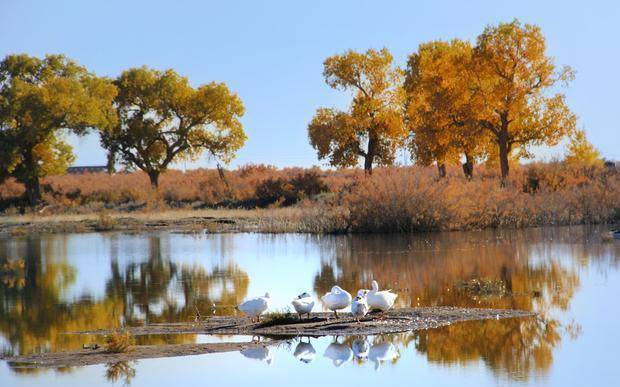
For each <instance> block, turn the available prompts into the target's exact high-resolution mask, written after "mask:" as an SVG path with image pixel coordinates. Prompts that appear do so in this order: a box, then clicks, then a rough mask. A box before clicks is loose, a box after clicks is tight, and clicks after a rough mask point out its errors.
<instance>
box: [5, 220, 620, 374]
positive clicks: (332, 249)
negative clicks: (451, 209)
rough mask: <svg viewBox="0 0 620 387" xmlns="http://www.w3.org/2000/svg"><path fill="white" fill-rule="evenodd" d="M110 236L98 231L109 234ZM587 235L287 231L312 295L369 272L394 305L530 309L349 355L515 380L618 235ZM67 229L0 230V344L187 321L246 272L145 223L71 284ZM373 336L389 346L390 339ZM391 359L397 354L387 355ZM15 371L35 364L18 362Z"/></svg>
mask: <svg viewBox="0 0 620 387" xmlns="http://www.w3.org/2000/svg"><path fill="white" fill-rule="evenodd" d="M113 235H114V234H112V236H109V237H108V236H105V237H104V238H114V236H113ZM595 235H596V233H595V232H592V231H589V230H588V229H587V228H573V229H571V228H556V229H532V230H525V231H514V230H511V231H505V232H500V231H487V232H476V233H440V234H423V235H417V236H402V235H400V236H393V235H392V236H390V235H372V236H368V235H365V236H355V235H353V236H333V237H332V236H323V237H320V238H318V237H297V236H295V237H290V238H293V239H295V238H298V239H295V240H296V241H297V240H299V241H300V243H302V244H303V245H304V248H307V249H308V251H313V252H314V251H318V252H319V256H318V257H317V258H320V262H321V264H320V267H319V269H318V272H317V273H316V275H315V276H314V290H315V293H316V294H315V295H316V296H319V295H322V294H324V293H325V292H327V291H328V290H329V289H330V288H331V286H332V285H333V284H335V283H338V284H340V285H341V286H342V287H344V288H345V289H347V290H349V291H350V292H354V291H356V290H357V289H359V288H368V287H369V285H370V281H371V280H372V279H377V280H378V281H379V284H380V286H381V287H382V288H392V289H394V290H395V291H396V292H398V294H399V297H398V299H397V306H398V307H405V306H416V305H421V306H426V305H455V306H476V307H492V308H517V309H523V310H529V311H535V312H538V313H539V316H538V317H537V318H531V319H514V320H499V321H483V322H468V323H459V324H455V325H453V326H449V327H444V328H439V329H433V330H427V331H420V332H415V333H413V334H402V335H391V336H389V337H381V338H372V341H369V342H368V343H367V344H368V345H366V344H365V343H364V341H363V340H362V341H359V340H360V338H348V339H346V340H345V341H341V342H339V343H338V344H339V345H340V344H343V345H346V346H348V347H349V348H350V350H351V351H352V353H353V359H354V361H355V362H358V363H364V362H368V360H369V358H370V348H371V346H372V345H374V344H381V342H376V343H375V341H374V340H383V341H382V342H383V343H385V342H389V343H391V344H392V345H394V348H395V349H396V352H397V353H398V351H400V352H401V353H402V349H403V348H407V347H412V348H415V349H416V350H417V351H419V352H420V353H422V354H424V355H425V356H426V357H427V359H428V360H429V361H431V362H437V363H455V362H469V361H472V362H477V361H482V362H484V363H485V364H487V365H488V367H489V368H491V369H492V370H494V371H495V372H498V373H502V374H507V375H509V376H510V377H514V378H519V379H526V378H528V377H529V375H531V374H532V372H543V373H544V372H547V371H548V370H549V369H550V367H551V365H552V363H553V352H554V348H555V347H556V346H557V345H558V344H559V342H560V340H561V339H562V334H563V333H567V336H573V335H578V334H579V332H580V328H579V321H574V322H571V323H570V324H568V325H567V326H565V327H563V326H562V325H561V324H560V320H559V319H558V312H559V311H564V310H569V309H570V304H571V300H572V299H573V296H574V294H575V292H576V290H577V289H578V287H579V286H580V281H579V273H580V268H582V267H590V266H594V267H597V266H598V267H600V269H601V270H607V269H608V268H610V267H617V265H618V261H619V260H620V244H617V243H616V244H602V243H598V242H592V241H591V240H592V238H593V237H594V236H595ZM236 237H238V236H235V235H228V236H221V238H222V240H221V242H222V244H223V245H225V246H224V247H223V249H225V250H226V252H227V254H228V253H233V254H231V255H232V256H233V258H241V257H234V255H235V253H237V251H236V250H235V247H234V243H233V242H234V241H236V240H237V239H235V238H236ZM68 238H69V237H67V236H58V235H56V236H50V237H44V236H41V237H39V236H29V237H27V238H21V239H0V336H1V337H2V339H3V340H2V343H3V344H2V345H3V348H2V350H3V352H5V353H10V354H18V353H24V354H25V353H33V352H44V351H61V350H70V349H76V348H80V347H81V344H83V343H88V342H89V341H91V340H97V339H98V338H97V337H84V336H76V335H62V334H61V333H62V332H66V331H78V330H87V329H92V328H100V327H103V326H105V327H110V328H116V327H120V326H122V325H124V324H127V325H136V324H143V323H145V322H151V323H154V322H168V321H170V322H174V321H189V320H191V319H192V317H193V315H194V311H195V309H194V308H195V307H197V308H198V309H199V310H200V311H201V312H202V313H205V312H208V311H211V310H212V309H211V306H212V304H216V305H217V308H216V309H215V313H216V314H218V315H229V314H232V313H233V308H234V305H236V304H237V303H239V302H240V301H241V300H242V299H244V298H245V297H246V295H247V292H248V286H249V282H250V279H249V276H248V274H247V273H246V272H244V271H243V270H241V269H240V268H239V266H237V265H236V263H235V262H234V261H232V260H230V259H227V260H223V261H222V262H218V264H215V265H212V266H211V267H207V266H203V265H200V264H195V263H194V264H184V263H179V259H178V257H172V256H171V253H170V249H169V248H168V247H169V246H168V245H167V243H168V239H167V238H169V237H168V236H166V234H153V235H147V236H139V237H136V240H139V241H143V240H145V239H146V241H147V243H146V245H145V247H144V248H143V249H141V250H140V254H142V253H143V252H144V253H145V254H144V257H143V258H141V259H133V258H131V259H129V260H127V259H126V258H123V257H119V256H118V255H119V254H118V251H117V250H116V249H117V248H118V247H117V245H116V244H114V243H112V244H111V246H110V249H111V250H110V252H109V254H108V255H109V259H110V260H109V262H110V263H109V272H105V273H102V274H101V275H102V276H105V278H106V281H105V290H103V291H102V292H101V294H95V295H91V294H86V295H83V296H75V295H70V294H69V292H70V290H71V289H72V288H73V287H76V283H77V276H78V274H79V273H78V272H77V264H72V263H71V262H70V261H69V259H68V258H67V250H68V246H66V245H67V243H68V242H67V241H68ZM279 238H280V237H274V238H273V239H269V241H268V242H265V241H264V239H261V240H263V242H261V243H266V244H269V247H270V248H279V243H280V242H282V239H279ZM282 238H286V237H282ZM175 258H176V259H175ZM241 263H243V262H241ZM291 264H295V263H291ZM81 267H82V266H80V268H81ZM310 273H312V272H310ZM95 275H98V274H95ZM82 276H84V274H82ZM83 279H84V278H83V277H82V280H83ZM474 279H488V280H492V281H494V283H501V285H502V287H501V288H502V289H505V292H504V291H502V292H501V293H497V294H494V293H492V292H491V293H490V294H477V293H475V292H473V293H472V292H471V291H469V290H468V289H466V288H463V287H461V286H460V284H462V283H463V281H470V280H474ZM86 281H88V278H86ZM195 339H196V337H195V335H190V334H187V335H153V336H141V337H138V340H137V342H138V344H160V343H166V344H173V343H185V342H194V341H195ZM355 340H358V341H357V342H356V341H355ZM364 340H366V339H364ZM368 340H371V339H368ZM302 347H303V348H302ZM383 347H384V348H383V349H384V350H388V351H387V352H390V353H391V348H390V346H385V345H384V346H383ZM378 348H379V347H378ZM335 349H342V350H343V352H346V355H347V359H348V358H349V356H348V355H349V352H348V351H344V348H342V347H338V348H335ZM379 349H380V348H379ZM377 353H378V352H377ZM312 355H313V354H312V350H311V347H309V346H308V345H305V346H301V347H300V349H299V351H298V354H297V357H298V358H299V359H300V360H301V361H311V357H312ZM373 356H375V355H374V354H373ZM375 357H376V358H377V359H379V358H382V357H381V356H375ZM302 359H303V360H302ZM398 359H400V357H399V356H396V357H393V358H391V360H390V361H397V360H398ZM379 363H380V364H382V363H386V361H385V360H381V361H379ZM108 368H109V375H110V377H111V378H114V377H116V378H117V380H126V381H127V382H128V381H130V380H131V377H132V373H131V372H125V373H123V372H122V371H124V370H130V369H131V366H128V367H127V366H124V365H122V366H121V365H119V366H116V367H108ZM15 370H16V371H17V372H34V371H33V370H32V369H25V368H21V369H15ZM115 375H120V376H115Z"/></svg>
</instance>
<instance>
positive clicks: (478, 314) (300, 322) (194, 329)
mask: <svg viewBox="0 0 620 387" xmlns="http://www.w3.org/2000/svg"><path fill="white" fill-rule="evenodd" d="M534 315H535V313H532V312H526V311H520V310H505V309H477V308H456V307H422V308H407V309H398V310H392V311H390V312H388V313H387V314H386V315H385V316H384V318H380V316H379V315H377V314H372V315H369V316H366V317H364V318H363V319H362V320H361V321H360V322H359V323H358V322H357V321H356V320H355V319H354V318H353V317H352V316H351V315H350V314H348V313H343V314H342V315H341V316H340V318H338V319H335V318H334V317H333V314H332V313H312V314H311V316H310V318H305V319H298V318H297V317H293V316H288V315H272V316H266V317H265V318H263V321H261V322H258V323H256V322H254V323H253V322H251V321H250V319H249V318H247V317H209V318H207V319H205V320H204V321H199V322H194V323H172V324H151V325H145V326H140V327H131V328H128V330H129V332H131V334H133V335H157V334H186V333H194V334H207V335H215V334H217V335H249V336H262V337H265V338H266V339H265V341H261V342H243V343H210V344H177V345H144V346H135V347H134V348H133V350H132V351H130V352H126V353H107V352H105V351H104V350H103V349H101V348H98V349H95V350H91V349H83V350H81V351H73V352H52V353H42V354H34V355H27V356H15V357H7V358H5V359H4V360H5V361H7V362H8V363H10V364H11V366H12V367H29V368H33V367H34V368H40V367H63V366H66V367H69V366H84V365H92V364H103V363H108V364H109V363H114V362H122V361H132V360H139V359H149V358H158V357H173V356H190V355H201V354H207V353H218V352H232V351H243V350H246V349H253V348H255V349H261V348H262V349H264V348H266V347H268V346H270V345H276V344H278V343H280V342H282V341H283V340H288V339H291V338H293V337H298V336H313V337H319V336H351V335H377V334H386V333H398V332H407V331H413V330H421V329H432V328H438V327H441V326H446V325H450V324H454V323H458V322H462V321H472V320H485V319H504V318H519V317H530V316H534ZM113 332H114V331H113V330H109V329H98V330H90V331H79V332H65V334H72V335H75V334H77V335H80V334H99V335H104V334H110V333H113Z"/></svg>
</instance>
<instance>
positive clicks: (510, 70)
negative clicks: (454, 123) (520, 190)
mask: <svg viewBox="0 0 620 387" xmlns="http://www.w3.org/2000/svg"><path fill="white" fill-rule="evenodd" d="M472 66H473V68H472V74H474V77H473V78H472V80H473V83H472V91H473V93H474V94H473V99H472V103H473V104H474V106H473V108H472V110H471V111H472V112H475V113H476V117H475V119H476V120H477V122H478V123H479V125H480V126H481V127H483V128H485V130H487V131H488V134H489V135H490V136H491V137H492V139H493V141H494V142H495V145H496V147H497V154H498V157H499V164H500V169H501V177H502V182H503V181H505V179H506V177H507V176H508V173H509V158H510V155H511V153H513V151H518V152H520V153H521V154H522V155H528V152H527V147H528V146H531V145H548V146H553V145H556V144H558V142H559V141H560V140H561V139H562V138H563V137H565V136H566V135H567V134H569V133H572V131H573V130H574V129H575V124H576V116H575V114H573V113H572V112H571V110H570V109H569V108H568V106H567V105H566V103H565V96H564V95H563V94H561V93H555V94H553V93H552V90H553V88H554V86H556V85H558V84H560V83H567V82H569V81H571V80H572V79H573V72H572V70H571V69H570V68H569V67H564V68H562V69H560V70H557V69H556V66H555V64H554V63H553V60H552V58H551V57H549V56H548V55H547V53H546V44H545V38H544V36H543V35H542V33H541V31H540V28H539V27H537V26H535V25H531V24H525V25H523V24H521V23H520V22H519V21H517V20H515V21H513V22H511V23H501V24H499V25H497V26H488V27H486V28H485V30H484V32H483V33H482V34H481V35H480V36H478V39H477V43H476V46H475V47H474V51H473V55H472Z"/></svg>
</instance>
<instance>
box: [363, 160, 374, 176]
mask: <svg viewBox="0 0 620 387" xmlns="http://www.w3.org/2000/svg"><path fill="white" fill-rule="evenodd" d="M373 159H374V157H373V156H372V155H367V156H366V157H365V158H364V172H365V173H367V174H369V175H372V162H373Z"/></svg>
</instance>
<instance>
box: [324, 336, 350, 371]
mask: <svg viewBox="0 0 620 387" xmlns="http://www.w3.org/2000/svg"><path fill="white" fill-rule="evenodd" d="M323 356H325V357H326V358H328V359H330V360H331V361H332V363H333V364H334V365H335V366H336V367H340V366H341V365H343V364H345V363H347V362H349V361H351V359H353V351H352V350H351V348H349V346H348V345H346V344H341V343H339V342H338V341H334V342H333V343H331V344H330V345H328V346H327V348H326V349H325V353H324V354H323Z"/></svg>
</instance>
